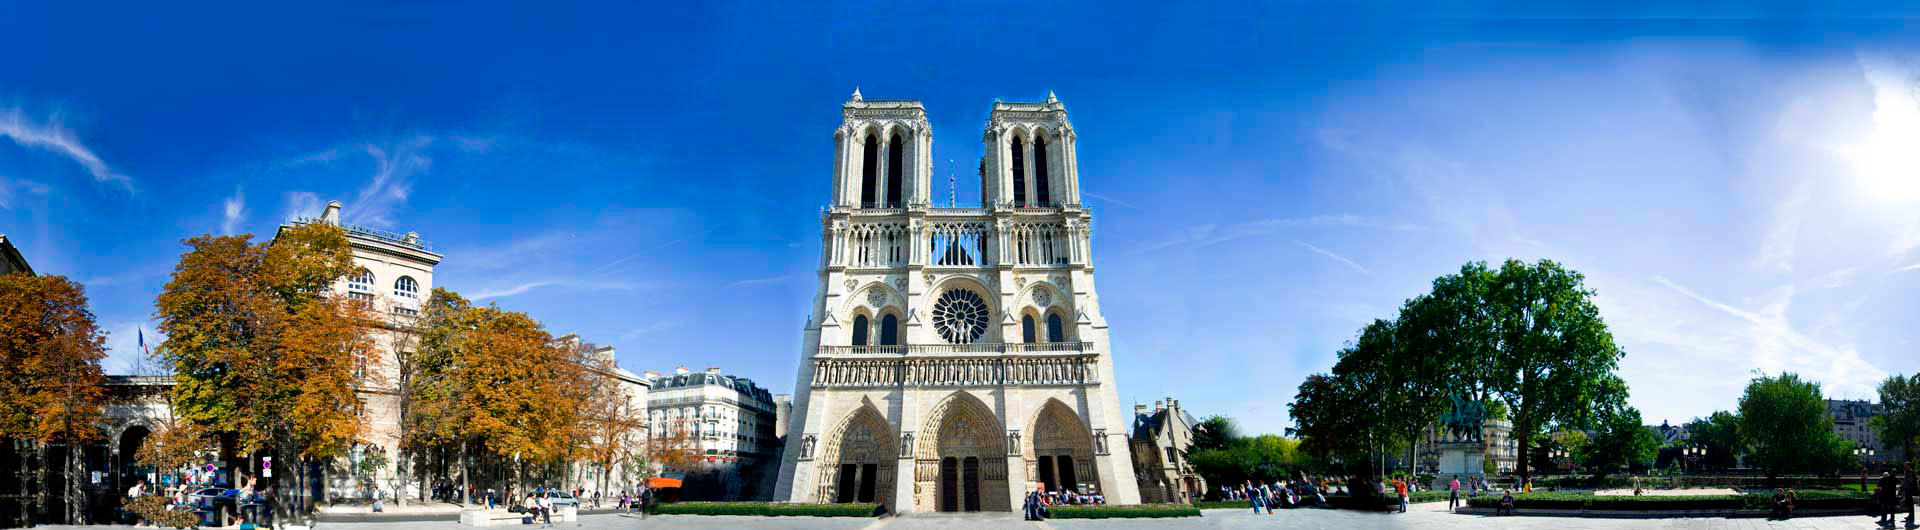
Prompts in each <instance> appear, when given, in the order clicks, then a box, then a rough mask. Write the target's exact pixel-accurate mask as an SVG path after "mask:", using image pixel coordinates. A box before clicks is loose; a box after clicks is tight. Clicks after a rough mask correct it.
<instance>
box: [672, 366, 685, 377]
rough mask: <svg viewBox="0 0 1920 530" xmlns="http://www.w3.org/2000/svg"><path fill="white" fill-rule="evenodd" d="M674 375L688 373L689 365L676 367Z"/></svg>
mask: <svg viewBox="0 0 1920 530" xmlns="http://www.w3.org/2000/svg"><path fill="white" fill-rule="evenodd" d="M673 375H687V367H685V366H680V367H676V368H674V369H673Z"/></svg>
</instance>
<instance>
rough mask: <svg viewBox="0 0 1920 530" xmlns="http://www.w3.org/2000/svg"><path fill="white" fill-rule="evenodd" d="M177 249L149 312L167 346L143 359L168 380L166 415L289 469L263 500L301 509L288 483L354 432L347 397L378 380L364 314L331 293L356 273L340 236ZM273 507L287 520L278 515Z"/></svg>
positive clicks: (212, 242) (228, 240)
mask: <svg viewBox="0 0 1920 530" xmlns="http://www.w3.org/2000/svg"><path fill="white" fill-rule="evenodd" d="M186 245H187V247H188V248H189V250H188V251H187V253H185V254H183V255H181V256H180V262H179V264H178V265H176V266H175V267H174V272H173V275H172V278H171V279H170V280H169V281H168V282H167V285H166V288H165V289H164V290H163V291H162V292H161V294H160V297H159V299H158V301H157V302H156V304H155V306H156V311H155V315H156V316H157V317H158V318H159V319H160V331H161V332H162V333H163V334H165V335H166V337H167V339H166V341H165V342H163V343H161V345H160V348H159V349H158V350H156V351H155V353H154V354H155V355H156V356H157V357H159V359H160V360H161V361H162V362H164V363H166V364H168V365H169V366H170V367H171V368H172V371H173V377H174V381H175V383H176V384H175V386H174V388H173V390H172V396H171V398H172V400H173V401H172V402H173V406H174V408H175V414H176V415H177V416H178V417H179V418H180V419H181V420H182V421H184V422H187V423H190V424H193V425H194V426H196V427H200V428H203V429H205V430H206V431H207V432H209V433H211V434H214V435H216V436H231V437H232V439H233V440H235V441H236V442H237V443H238V445H239V446H241V447H242V448H243V449H245V450H247V451H249V452H252V451H258V450H266V451H269V452H271V453H273V454H275V455H278V456H281V457H282V458H284V459H287V460H294V459H297V460H298V461H299V462H300V463H301V464H297V465H293V466H287V467H291V468H292V470H293V471H294V473H291V474H284V473H283V474H281V475H279V476H276V477H274V479H275V480H276V481H278V482H280V484H281V487H278V488H275V489H274V491H275V493H276V496H277V495H278V493H279V492H283V491H292V492H294V495H295V505H297V506H301V507H303V508H304V507H305V506H307V503H306V502H305V500H304V499H303V498H302V496H303V495H304V490H305V488H299V487H292V485H293V484H295V483H296V482H294V481H295V480H298V481H299V482H297V483H301V484H304V483H305V482H306V480H307V477H306V476H305V474H306V471H307V469H308V468H309V466H307V465H304V463H307V462H313V461H319V460H325V459H330V458H334V457H337V456H340V455H342V454H344V453H345V452H346V450H347V449H348V447H350V446H351V444H352V443H353V442H354V441H355V440H356V439H357V438H358V437H359V436H360V435H361V433H362V432H363V431H364V430H365V422H364V421H363V420H362V418H361V416H360V414H359V411H360V408H361V406H360V401H359V398H358V396H357V395H356V393H355V390H356V388H357V387H358V385H362V384H370V383H373V382H375V381H371V379H373V378H377V377H378V373H379V372H378V371H377V370H374V369H373V368H374V367H375V366H376V365H377V363H378V362H379V359H378V356H377V355H375V352H376V350H375V347H374V342H373V339H372V336H371V332H372V331H373V328H374V326H375V324H376V322H375V321H374V320H373V319H372V318H373V317H372V313H371V311H370V308H368V307H367V306H366V305H365V303H364V302H360V301H356V300H351V299H348V298H346V297H344V296H338V295H336V294H335V292H334V291H333V290H332V286H333V285H334V284H335V283H336V282H338V281H340V280H341V279H342V278H345V277H346V276H347V275H348V274H349V273H351V272H354V271H355V270H356V267H355V265H354V263H353V255H352V252H351V250H350V249H349V247H348V244H347V238H346V232H345V231H343V230H341V229H340V227H338V226H334V225H331V224H325V223H311V224H301V225H295V226H291V227H286V228H283V229H282V230H281V231H280V233H279V234H278V235H277V236H275V238H274V239H273V240H271V241H268V242H266V243H261V244H254V243H252V242H251V236H245V235H243V236H226V237H213V236H202V237H197V238H193V239H189V240H187V241H186ZM289 475H292V476H289ZM273 504H274V506H275V507H276V511H280V512H282V513H286V508H287V507H288V503H285V502H280V499H275V502H274V503H273ZM302 512H304V509H302Z"/></svg>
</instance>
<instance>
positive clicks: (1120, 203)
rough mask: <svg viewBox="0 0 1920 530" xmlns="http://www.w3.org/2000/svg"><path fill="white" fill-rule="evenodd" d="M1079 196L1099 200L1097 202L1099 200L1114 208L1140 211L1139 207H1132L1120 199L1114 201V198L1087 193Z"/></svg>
mask: <svg viewBox="0 0 1920 530" xmlns="http://www.w3.org/2000/svg"><path fill="white" fill-rule="evenodd" d="M1080 194H1081V195H1085V196H1087V197H1089V198H1093V199H1099V200H1101V201H1103V202H1106V203H1107V204H1111V205H1114V206H1121V207H1126V208H1132V209H1135V210H1138V209H1140V207H1139V206H1134V205H1133V203H1130V202H1127V201H1123V200H1120V199H1115V198H1113V197H1108V196H1105V195H1101V194H1098V193H1087V192H1084V191H1083V192H1080Z"/></svg>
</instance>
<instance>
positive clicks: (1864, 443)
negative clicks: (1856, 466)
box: [1827, 399, 1900, 464]
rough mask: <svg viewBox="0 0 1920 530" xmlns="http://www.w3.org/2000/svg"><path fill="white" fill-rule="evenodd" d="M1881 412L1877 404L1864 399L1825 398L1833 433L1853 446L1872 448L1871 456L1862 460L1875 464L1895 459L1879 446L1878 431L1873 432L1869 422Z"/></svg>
mask: <svg viewBox="0 0 1920 530" xmlns="http://www.w3.org/2000/svg"><path fill="white" fill-rule="evenodd" d="M1883 413H1885V411H1883V410H1881V408H1880V405H1879V404H1877V403H1874V402H1872V401H1867V400H1864V399H1862V400H1847V399H1829V400H1827V415H1828V416H1832V417H1833V433H1834V434H1838V435H1840V438H1841V439H1843V440H1846V441H1849V442H1853V445H1854V447H1864V448H1867V449H1872V450H1873V457H1872V458H1863V460H1865V461H1871V462H1873V463H1875V464H1886V463H1887V462H1893V461H1896V460H1892V455H1889V454H1887V449H1888V448H1886V447H1881V445H1880V435H1879V433H1876V432H1874V430H1873V426H1872V425H1870V424H1869V422H1870V421H1871V420H1872V419H1873V417H1874V416H1879V415H1881V414H1883ZM1892 449H1893V450H1894V451H1895V452H1898V451H1899V450H1900V448H1898V447H1894V448H1892Z"/></svg>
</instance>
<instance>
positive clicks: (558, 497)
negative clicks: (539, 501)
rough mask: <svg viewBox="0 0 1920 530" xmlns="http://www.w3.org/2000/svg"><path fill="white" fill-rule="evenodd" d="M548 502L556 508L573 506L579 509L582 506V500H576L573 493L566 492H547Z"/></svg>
mask: <svg viewBox="0 0 1920 530" xmlns="http://www.w3.org/2000/svg"><path fill="white" fill-rule="evenodd" d="M547 500H548V501H549V502H552V503H553V505H554V506H555V507H560V506H573V507H576V508H577V507H579V506H580V499H575V498H573V494H572V493H568V492H564V491H549V492H547Z"/></svg>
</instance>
